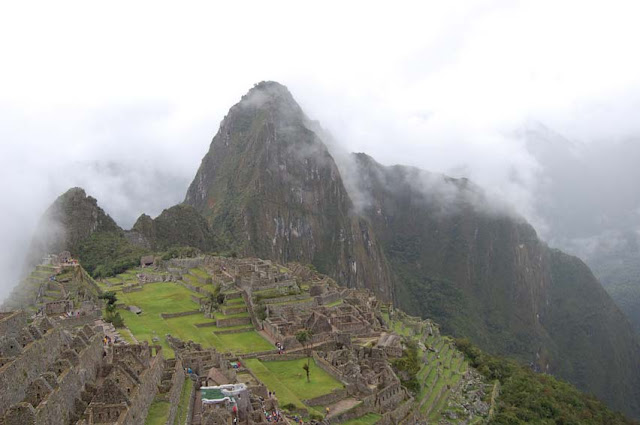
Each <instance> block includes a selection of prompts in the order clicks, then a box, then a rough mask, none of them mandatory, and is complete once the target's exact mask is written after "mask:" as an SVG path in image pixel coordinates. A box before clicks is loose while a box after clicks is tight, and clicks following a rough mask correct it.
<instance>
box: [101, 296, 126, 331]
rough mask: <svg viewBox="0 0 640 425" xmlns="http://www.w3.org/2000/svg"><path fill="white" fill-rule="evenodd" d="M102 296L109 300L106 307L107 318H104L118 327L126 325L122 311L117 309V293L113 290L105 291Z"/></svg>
mask: <svg viewBox="0 0 640 425" xmlns="http://www.w3.org/2000/svg"><path fill="white" fill-rule="evenodd" d="M100 298H102V299H104V300H106V301H107V305H106V307H105V311H106V314H105V318H104V320H105V321H107V322H109V323H112V324H113V326H115V327H116V328H121V327H123V326H124V320H123V319H122V316H120V313H119V312H117V311H116V302H117V301H118V298H117V297H116V293H115V292H113V291H108V292H105V293H104V294H102V295H101V296H100Z"/></svg>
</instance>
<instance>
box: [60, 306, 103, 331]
mask: <svg viewBox="0 0 640 425" xmlns="http://www.w3.org/2000/svg"><path fill="white" fill-rule="evenodd" d="M100 317H102V311H100V310H94V311H93V312H92V313H87V314H85V315H80V316H74V317H66V318H64V319H61V320H58V321H57V322H56V326H58V327H60V328H62V329H73V328H77V327H79V326H84V325H89V326H91V325H93V323H94V322H95V321H96V319H99V318H100Z"/></svg>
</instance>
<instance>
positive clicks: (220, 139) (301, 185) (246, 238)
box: [185, 82, 392, 299]
mask: <svg viewBox="0 0 640 425" xmlns="http://www.w3.org/2000/svg"><path fill="white" fill-rule="evenodd" d="M311 127H312V125H310V124H309V122H308V120H307V118H306V117H305V115H304V113H303V112H302V110H301V109H300V107H299V106H298V104H297V103H296V102H295V100H294V99H293V97H292V96H291V94H290V93H289V91H288V90H287V89H286V88H285V87H284V86H282V85H280V84H278V83H273V82H263V83H260V84H258V85H256V86H255V87H254V88H253V89H252V90H251V91H250V92H249V93H248V94H247V95H246V96H244V97H243V98H242V100H241V101H240V102H239V103H238V104H236V105H235V106H234V107H232V108H231V110H230V111H229V113H228V115H227V116H226V117H225V118H224V120H223V121H222V124H221V125H220V130H219V131H218V133H217V134H216V136H215V137H214V138H213V141H212V142H211V147H210V149H209V152H208V153H207V155H206V156H205V157H204V159H203V160H202V164H201V165H200V168H199V169H198V173H197V174H196V177H195V179H194V181H193V183H192V184H191V186H190V187H189V190H188V192H187V196H186V198H185V203H186V204H188V205H191V206H193V207H195V208H196V209H197V210H198V211H199V212H200V213H201V214H202V215H203V216H204V217H205V218H206V219H207V221H208V222H209V224H210V225H211V227H212V229H214V231H215V232H216V233H217V234H218V235H220V236H221V238H222V240H223V241H224V242H225V243H226V244H228V245H230V246H231V247H233V249H235V250H237V251H238V252H239V253H241V254H243V255H255V256H259V257H264V258H271V259H273V260H277V261H279V262H282V263H286V262H289V261H300V262H304V263H311V264H314V265H315V266H316V267H317V268H318V270H320V271H321V272H324V273H326V274H329V275H330V276H332V277H334V278H335V279H337V280H338V281H340V282H342V283H343V284H346V285H348V286H352V287H368V288H371V289H373V290H375V291H376V292H377V293H378V294H379V295H380V296H382V297H383V298H386V299H391V296H392V289H391V288H392V283H391V273H390V271H389V269H388V265H387V262H386V260H385V258H384V255H383V253H382V251H381V249H380V246H379V244H378V243H377V239H376V237H375V235H374V234H373V232H372V231H371V228H370V226H369V223H368V222H367V220H366V219H364V218H362V217H358V216H356V215H354V214H353V209H352V203H351V200H350V198H349V195H348V194H347V191H346V190H345V187H344V185H343V182H342V179H341V177H340V173H339V171H338V168H337V167H336V164H335V162H334V160H333V158H332V157H331V155H330V154H329V152H328V150H327V148H326V146H325V145H324V144H323V143H322V141H321V140H320V137H319V136H318V134H317V133H316V132H314V131H313V130H311Z"/></svg>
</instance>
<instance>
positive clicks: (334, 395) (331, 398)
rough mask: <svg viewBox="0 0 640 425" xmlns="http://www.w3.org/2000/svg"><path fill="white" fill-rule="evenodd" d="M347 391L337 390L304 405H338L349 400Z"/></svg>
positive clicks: (310, 400)
mask: <svg viewBox="0 0 640 425" xmlns="http://www.w3.org/2000/svg"><path fill="white" fill-rule="evenodd" d="M348 396H349V395H348V394H347V390H346V389H344V388H340V389H336V390H333V391H332V392H330V393H329V394H325V395H321V396H319V397H315V398H312V399H309V400H305V401H304V403H305V404H306V405H308V406H327V405H329V404H333V403H336V402H338V401H340V400H343V399H345V398H347V397H348Z"/></svg>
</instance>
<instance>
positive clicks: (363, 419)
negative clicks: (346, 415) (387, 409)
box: [342, 413, 382, 425]
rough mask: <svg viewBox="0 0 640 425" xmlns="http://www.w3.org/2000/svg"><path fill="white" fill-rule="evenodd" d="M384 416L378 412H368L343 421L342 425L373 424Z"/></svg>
mask: <svg viewBox="0 0 640 425" xmlns="http://www.w3.org/2000/svg"><path fill="white" fill-rule="evenodd" d="M380 418H382V415H379V414H377V413H367V414H366V415H364V416H360V417H359V418H355V419H351V420H350V421H345V422H342V425H373V424H375V423H376V422H378V421H379V420H380Z"/></svg>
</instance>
